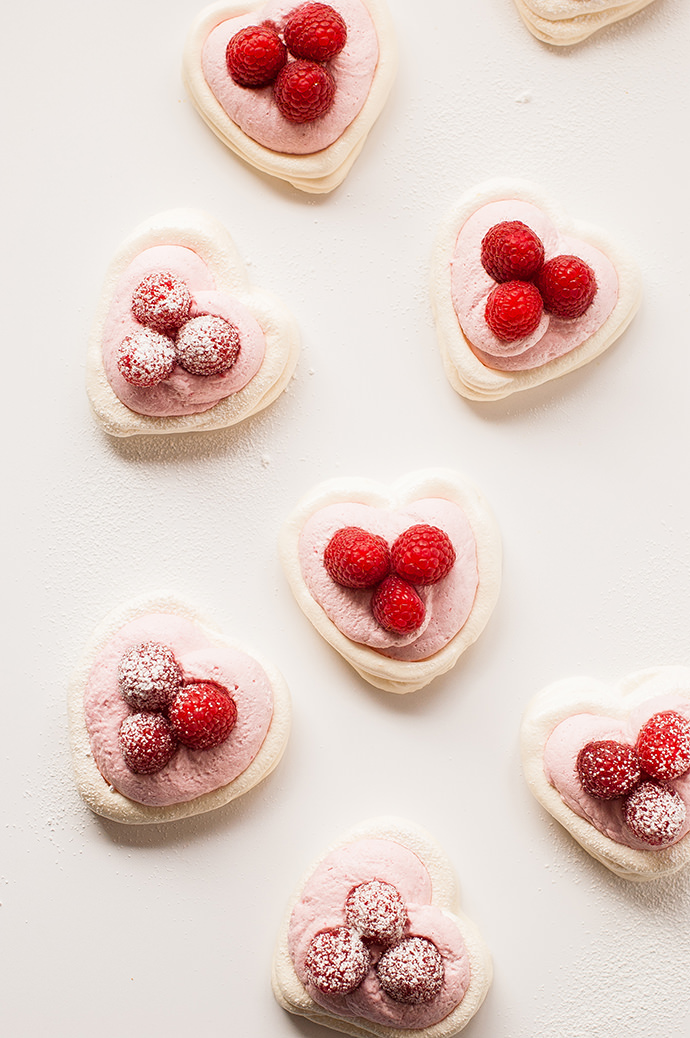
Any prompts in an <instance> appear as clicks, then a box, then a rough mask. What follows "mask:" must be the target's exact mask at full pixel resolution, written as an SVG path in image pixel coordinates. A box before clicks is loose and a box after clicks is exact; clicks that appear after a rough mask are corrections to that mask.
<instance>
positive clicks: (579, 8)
mask: <svg viewBox="0 0 690 1038" xmlns="http://www.w3.org/2000/svg"><path fill="white" fill-rule="evenodd" d="M652 2H653V0H515V6H516V7H517V9H518V11H519V12H520V17H521V18H522V20H523V22H524V23H525V25H526V26H527V28H528V29H529V31H530V32H531V33H532V35H533V36H535V37H536V38H537V39H538V40H541V41H542V42H543V43H551V44H553V45H555V46H557V47H569V46H572V44H574V43H581V42H582V41H583V40H586V39H587V37H588V36H591V35H592V33H594V32H597V30H599V29H603V28H604V27H605V26H607V25H612V24H613V23H614V22H619V21H621V20H622V19H623V18H629V17H630V16H631V15H633V14H635V13H636V12H637V11H641V10H642V8H643V7H646V6H647V4H651V3H652Z"/></svg>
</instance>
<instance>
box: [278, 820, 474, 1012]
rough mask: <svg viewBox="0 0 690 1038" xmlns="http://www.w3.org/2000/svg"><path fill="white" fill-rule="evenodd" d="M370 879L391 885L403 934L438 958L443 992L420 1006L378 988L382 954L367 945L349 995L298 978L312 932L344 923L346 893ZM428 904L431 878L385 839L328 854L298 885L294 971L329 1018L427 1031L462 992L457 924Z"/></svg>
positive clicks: (464, 958) (463, 953)
mask: <svg viewBox="0 0 690 1038" xmlns="http://www.w3.org/2000/svg"><path fill="white" fill-rule="evenodd" d="M372 879H378V880H381V881H382V882H384V883H392V884H393V886H394V887H396V888H397V890H398V891H399V893H400V895H401V896H402V898H403V900H404V901H405V904H406V906H407V914H408V924H407V926H406V929H405V936H406V937H407V936H415V937H426V938H427V939H428V940H430V941H433V943H434V944H435V945H436V947H437V948H438V950H439V952H440V953H441V955H442V957H443V966H444V971H445V977H444V981H443V987H442V988H441V990H440V992H439V994H438V995H437V996H436V998H435V999H434V1000H433V1001H432V1002H429V1003H427V1004H426V1005H402V1004H401V1003H400V1002H394V1001H393V999H391V998H389V997H388V995H386V993H385V992H384V991H383V990H382V989H381V987H380V985H379V982H378V980H377V978H376V973H375V970H374V966H375V965H376V963H377V962H378V960H379V958H380V957H381V954H382V953H383V951H384V950H385V949H384V948H382V947H381V946H380V945H371V946H370V951H371V958H372V965H371V967H370V969H369V972H368V974H367V976H366V977H365V978H364V980H363V981H362V983H361V984H360V985H359V987H357V988H356V989H355V990H354V991H353V992H351V993H350V994H349V995H325V994H323V992H321V991H319V990H318V989H317V988H314V987H313V985H311V984H309V983H308V982H307V980H306V976H305V972H304V962H305V959H306V956H307V951H308V949H309V943H310V941H311V939H312V938H313V937H314V935H315V934H317V933H318V932H319V931H320V930H324V929H327V928H328V927H332V926H344V925H345V907H344V906H345V901H346V899H347V896H348V894H349V893H350V891H351V890H352V888H353V887H356V886H358V885H359V884H360V883H367V882H369V880H372ZM430 901H431V879H430V877H429V873H428V872H427V870H426V868H425V866H424V865H423V864H422V862H421V861H420V860H419V858H418V857H417V856H416V854H413V853H412V851H410V850H408V849H407V848H405V847H402V846H401V845H400V844H398V843H395V842H394V841H393V840H375V839H371V840H359V841H357V842H355V843H351V844H347V845H346V846H344V847H342V848H340V849H338V850H336V851H334V852H333V853H332V854H329V855H328V857H326V858H325V859H324V860H323V861H322V862H321V864H320V865H319V866H318V868H317V869H316V870H315V872H314V873H313V875H312V876H311V877H310V878H309V880H308V881H307V883H306V884H305V886H304V888H303V890H302V896H301V898H300V900H299V902H298V903H297V905H296V906H295V908H294V910H293V913H292V917H291V919H290V927H289V931H288V950H289V953H290V957H291V959H292V962H293V964H294V967H295V972H296V973H297V976H298V977H299V979H300V981H301V983H302V984H303V985H304V987H305V988H306V990H307V992H308V993H309V995H310V996H311V998H313V1000H314V1001H315V1002H316V1003H318V1005H320V1006H323V1008H324V1009H327V1010H328V1011H329V1012H330V1013H333V1014H335V1015H337V1016H344V1017H357V1016H359V1017H364V1018H365V1019H367V1020H371V1021H373V1022H375V1023H379V1024H385V1025H386V1026H388V1027H402V1028H405V1029H414V1028H420V1027H429V1026H430V1025H431V1024H435V1023H437V1022H438V1021H439V1020H443V1019H444V1018H445V1017H446V1016H448V1014H449V1013H450V1012H452V1011H453V1009H455V1007H456V1006H457V1005H459V1004H460V1002H461V1001H462V999H463V998H464V995H465V992H466V991H467V988H468V987H469V984H470V962H469V957H468V954H467V949H466V947H465V942H464V941H463V939H462V934H461V933H460V931H459V930H458V928H457V926H456V925H455V923H454V922H453V921H452V919H450V918H448V916H446V915H445V914H444V913H443V912H441V910H440V909H438V908H436V907H435V906H433V905H431V904H430V903H429V902H430Z"/></svg>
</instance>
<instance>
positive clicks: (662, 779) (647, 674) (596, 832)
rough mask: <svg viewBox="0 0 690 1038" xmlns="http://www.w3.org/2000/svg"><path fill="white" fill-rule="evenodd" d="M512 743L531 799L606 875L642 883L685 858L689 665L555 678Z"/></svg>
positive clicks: (689, 827)
mask: <svg viewBox="0 0 690 1038" xmlns="http://www.w3.org/2000/svg"><path fill="white" fill-rule="evenodd" d="M521 742H522V755H523V767H524V771H525V777H526V779H527V782H528V785H529V786H530V788H531V790H532V792H533V793H534V795H535V796H536V798H537V799H538V800H539V801H540V803H541V804H543V806H544V807H545V808H546V809H547V811H549V812H550V813H551V814H552V815H553V816H554V818H556V820H557V821H559V822H560V823H561V825H563V826H564V827H565V828H566V829H567V830H568V831H569V832H570V833H571V835H572V836H574V838H575V839H576V840H577V841H578V843H580V844H581V845H582V846H583V847H584V848H585V850H587V851H588V852H589V853H590V854H591V855H592V856H593V857H595V858H597V859H598V860H599V861H601V862H602V863H603V864H604V865H606V866H607V867H608V868H609V869H611V870H612V871H613V872H616V873H617V874H618V875H620V876H623V877H624V878H626V879H631V880H650V879H657V878H659V877H662V876H665V875H668V874H671V873H673V872H676V871H677V870H679V869H681V868H683V867H684V866H685V865H687V864H688V863H690V841H688V839H687V834H688V831H690V670H689V669H687V668H684V667H660V668H657V669H654V670H646V671H641V672H638V673H636V674H632V675H630V676H629V677H627V678H625V679H624V680H623V681H622V682H620V684H619V685H617V686H613V687H608V686H606V685H603V684H601V683H599V682H596V681H592V680H590V679H585V678H579V679H575V678H572V679H568V680H565V681H560V682H557V683H556V684H554V685H551V686H549V687H548V688H546V689H544V690H543V691H542V692H541V693H540V694H539V695H538V696H536V697H535V698H534V699H533V700H532V702H531V703H530V704H529V706H528V708H527V710H526V712H525V715H524V718H523V722H522V729H521Z"/></svg>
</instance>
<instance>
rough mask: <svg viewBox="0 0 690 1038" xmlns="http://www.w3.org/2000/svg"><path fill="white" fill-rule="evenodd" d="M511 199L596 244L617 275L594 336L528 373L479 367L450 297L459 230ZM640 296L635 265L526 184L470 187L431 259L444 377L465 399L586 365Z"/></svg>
mask: <svg viewBox="0 0 690 1038" xmlns="http://www.w3.org/2000/svg"><path fill="white" fill-rule="evenodd" d="M510 199H518V200H520V201H524V202H530V203H531V204H532V205H536V206H538V207H539V208H540V209H541V210H542V211H543V212H545V213H546V214H547V216H548V217H549V218H550V219H551V220H552V222H553V223H554V224H555V225H556V226H557V227H558V228H559V230H561V231H562V232H564V233H565V234H567V235H570V236H573V237H576V238H581V239H582V240H584V241H587V242H589V243H590V244H592V245H594V246H595V247H596V248H597V249H599V250H600V251H601V252H603V253H604V254H605V255H606V256H608V258H609V259H610V260H611V262H612V263H613V266H614V267H615V270H616V274H617V275H618V299H617V301H616V305H615V307H614V308H613V311H612V312H611V313H610V314H609V316H608V318H607V319H606V320H605V321H604V323H603V324H602V326H601V327H600V328H599V329H598V330H597V331H596V332H595V333H594V335H591V336H590V337H589V338H588V339H587V340H586V341H585V342H583V343H581V344H580V345H579V346H576V347H575V349H573V350H571V351H570V352H569V353H565V354H563V355H562V356H561V357H556V358H555V359H554V360H551V361H548V362H547V363H546V364H543V365H541V366H540V367H538V368H532V369H530V370H528V371H499V370H497V369H495V368H490V367H487V366H486V365H485V364H482V362H481V361H480V360H479V358H478V357H476V356H475V354H474V353H473V352H472V349H471V347H470V344H469V342H468V340H467V339H466V338H465V335H464V334H463V331H462V328H461V327H460V323H459V321H458V317H457V314H456V312H455V309H454V307H453V300H452V296H451V259H452V256H453V252H454V250H455V242H456V239H457V236H458V233H459V232H460V229H461V228H462V227H463V225H464V224H465V223H466V221H467V220H468V219H469V217H470V216H471V215H472V214H473V213H475V212H476V211H477V210H478V209H480V208H481V207H482V206H484V205H486V204H487V203H489V202H496V201H504V200H510ZM641 298H642V286H641V280H640V275H639V271H638V269H637V266H636V265H635V263H634V262H633V261H632V260H631V259H630V258H629V257H628V256H626V255H624V253H623V252H621V251H620V250H619V249H618V247H617V246H616V245H614V244H613V243H612V242H611V241H610V239H609V238H608V237H606V236H605V235H604V234H603V233H602V232H601V231H599V230H598V229H597V228H594V227H592V226H590V225H589V224H584V223H581V222H578V221H575V220H572V219H570V218H569V217H568V216H566V215H565V214H563V213H562V212H561V210H560V209H558V208H557V207H556V206H555V205H554V204H553V203H552V202H550V201H549V200H548V199H547V198H545V197H544V195H543V194H542V192H541V191H540V190H539V189H538V188H537V187H535V186H534V185H532V184H530V183H527V182H525V181H522V180H508V179H496V180H490V181H487V182H485V183H484V184H481V185H479V186H477V187H475V188H473V189H472V190H471V191H469V192H467V193H466V194H465V195H463V196H462V198H461V199H460V200H459V201H458V202H457V203H456V205H455V206H454V207H453V209H452V210H451V211H450V213H448V215H447V216H446V217H445V219H444V220H443V221H442V223H441V225H440V228H439V233H438V236H437V239H436V244H435V246H434V250H433V255H432V264H431V305H432V309H433V313H434V320H435V323H436V333H437V338H438V343H439V347H440V350H441V357H442V359H443V366H444V370H445V372H446V376H447V378H448V381H449V382H450V384H451V386H452V387H453V389H455V391H456V392H457V393H459V394H460V395H461V396H463V397H465V398H467V399H468V400H477V401H490V400H501V399H503V398H504V397H507V396H510V394H511V393H515V392H518V391H521V390H526V389H532V388H533V387H535V386H539V385H542V384H543V383H545V382H549V381H551V379H554V378H559V377H560V376H561V375H565V374H567V373H568V372H570V371H575V370H576V369H577V368H580V367H582V366H583V365H584V364H588V363H589V362H590V361H592V360H594V359H595V357H598V356H599V355H600V354H602V353H603V352H604V351H605V350H607V349H608V347H609V346H611V345H612V344H613V342H615V340H616V339H617V338H618V337H619V336H620V335H622V333H623V332H624V331H625V329H626V328H627V326H628V325H629V323H630V322H631V320H632V319H633V317H634V315H635V313H636V312H637V309H638V307H639V305H640V301H641Z"/></svg>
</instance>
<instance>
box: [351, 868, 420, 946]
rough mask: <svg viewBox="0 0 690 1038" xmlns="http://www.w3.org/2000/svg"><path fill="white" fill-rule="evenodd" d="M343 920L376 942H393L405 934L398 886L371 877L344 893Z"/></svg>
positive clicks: (403, 906)
mask: <svg viewBox="0 0 690 1038" xmlns="http://www.w3.org/2000/svg"><path fill="white" fill-rule="evenodd" d="M345 922H346V923H347V925H348V926H350V927H352V929H353V930H356V931H357V933H358V934H359V935H360V936H361V937H364V938H366V939H367V940H370V941H374V942H375V943H376V944H395V942H396V941H399V940H400V938H401V937H402V935H403V933H404V930H405V923H406V922H407V908H406V907H405V902H404V901H403V899H402V897H401V896H400V893H399V891H398V889H397V887H394V886H393V884H392V883H384V882H383V881H382V880H380V879H372V880H370V881H369V882H368V883H360V884H359V886H357V887H353V889H352V890H351V891H350V893H349V894H348V895H347V901H346V902H345Z"/></svg>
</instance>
